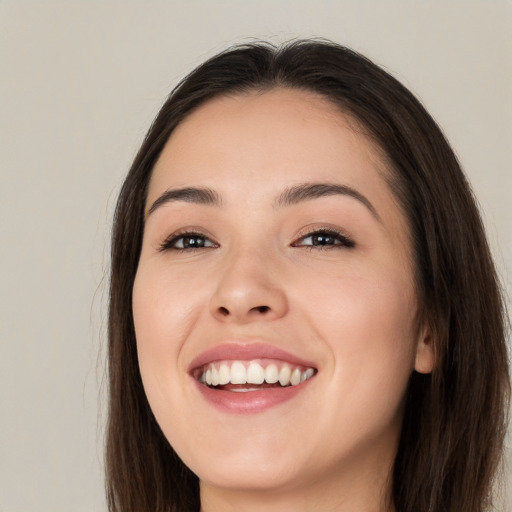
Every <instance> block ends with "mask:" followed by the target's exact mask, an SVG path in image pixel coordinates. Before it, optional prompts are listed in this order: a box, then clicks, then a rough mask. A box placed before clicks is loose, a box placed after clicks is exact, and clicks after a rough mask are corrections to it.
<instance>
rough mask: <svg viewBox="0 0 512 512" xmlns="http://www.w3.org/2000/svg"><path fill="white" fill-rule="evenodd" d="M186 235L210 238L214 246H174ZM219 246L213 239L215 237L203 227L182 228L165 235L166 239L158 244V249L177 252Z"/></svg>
mask: <svg viewBox="0 0 512 512" xmlns="http://www.w3.org/2000/svg"><path fill="white" fill-rule="evenodd" d="M186 237H197V238H204V239H205V240H208V241H209V242H211V243H212V246H206V247H189V248H178V247H173V245H174V244H175V243H176V242H177V241H178V240H179V239H180V238H186ZM215 247H219V244H218V243H217V242H215V241H214V240H213V237H212V236H210V235H209V234H207V233H205V232H204V231H203V230H202V229H199V228H194V227H190V228H182V229H178V230H177V231H174V232H173V233H171V234H170V235H169V236H167V237H165V238H164V240H163V241H162V242H161V243H159V245H158V251H159V252H165V251H167V250H174V251H176V252H179V251H194V250H199V249H211V248H215Z"/></svg>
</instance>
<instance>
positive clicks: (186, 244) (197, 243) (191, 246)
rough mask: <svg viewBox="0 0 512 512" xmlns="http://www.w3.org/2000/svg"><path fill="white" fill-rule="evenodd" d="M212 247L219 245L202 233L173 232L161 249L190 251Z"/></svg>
mask: <svg viewBox="0 0 512 512" xmlns="http://www.w3.org/2000/svg"><path fill="white" fill-rule="evenodd" d="M210 247H218V246H217V244H215V243H214V242H212V241H211V240H210V239H209V238H208V237H206V236H205V235H203V234H202V233H193V232H187V233H173V234H172V235H171V236H170V237H168V238H167V239H166V240H165V241H164V242H163V243H162V244H161V246H160V251H167V250H174V251H190V250H195V249H204V248H210Z"/></svg>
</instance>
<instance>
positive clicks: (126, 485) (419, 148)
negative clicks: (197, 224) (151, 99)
mask: <svg viewBox="0 0 512 512" xmlns="http://www.w3.org/2000/svg"><path fill="white" fill-rule="evenodd" d="M273 87H289V88H299V89H305V90H308V91H313V92H316V93H319V94H321V95H323V96H324V97H325V98H327V99H328V100H329V101H330V102H331V103H332V104H333V105H335V106H337V107H338V108H339V109H340V110H341V111H342V112H344V113H347V114H350V115H351V116H352V117H354V118H355V119H356V120H357V121H358V124H359V125H361V126H362V127H363V129H364V130H365V132H366V133H367V134H368V135H369V136H370V137H372V139H373V140H374V141H375V142H376V144H377V145H378V147H380V149H381V150H382V152H383V153H384V155H385V157H386V158H387V161H388V163H389V168H390V169H391V171H392V176H393V177H392V179H391V180H390V186H391V188H392V190H393V192H394V194H395V196H396V198H397V201H398V203H399V204H400V206H401V208H402V209H403V211H404V213H405V215H406V217H407V219H408V221H409V223H410V226H411V231H412V233H413V251H414V259H415V273H416V285H417V293H418V297H419V302H420V304H421V307H422V315H423V319H424V320H425V321H426V322H428V324H429V326H430V328H431V332H432V333H433V337H432V338H433V343H434V349H435V354H436V365H435V369H434V371H433V373H432V374H431V375H420V374H418V373H413V375H412V376H411V380H410V384H409V387H408V391H407V397H406V410H405V418H404V423H403V429H402V433H401V438H400V445H399V449H398V453H397V456H396V460H395V464H394V473H393V481H392V497H393V501H394V505H395V507H396V510H397V512H461V511H464V512H482V511H484V510H486V508H487V506H488V505H489V503H490V498H491V495H492V493H491V491H492V484H493V480H494V476H495V474H496V470H497V467H498V464H499V462H500V457H501V454H502V449H503V439H504V435H505V431H506V419H507V405H508V400H509V396H510V384H509V375H508V362H507V349H506V340H505V331H506V329H505V326H506V325H505V324H506V318H507V317H506V315H505V312H504V303H503V300H502V296H501V293H500V287H499V283H498V279H497V276H496V272H495V268H494V265H493V262H492V259H491V255H490V252H489V248H488V245H487V241H486V238H485V234H484V230H483V227H482V222H481V220H480V216H479V214H478V210H477V207H476V204H475V200H474V198H473V195H472V192H471V190H470V187H469V185H468V183H467V181H466V179H465V177H464V174H463V172H462V171H461V168H460V165H459V163H458V162H457V158H456V157H455V155H454V153H453V151H452V149H451V148H450V146H449V144H448V143H447V141H446V139H445V138H444V136H443V134H442V132H441V130H440V129H439V127H438V126H437V125H436V123H435V122H434V120H433V119H432V118H431V116H430V115H429V114H428V113H427V111H426V110H425V109H424V108H423V107H422V105H421V104H420V103H419V101H418V100H417V99H416V98H415V97H414V96H413V95H412V94H411V93H410V92H409V91H408V90H407V89H406V88H405V87H404V86H402V85H401V84H400V83H399V82H398V81H397V80H396V79H394V78H393V77H392V76H391V75H389V74H388V73H386V72H385V71H383V70H382V69H381V68H379V67H378V66H376V65H375V64H374V63H372V62H371V61H370V60H368V59H367V58H365V57H363V56H362V55H359V54H357V53H356V52H354V51H352V50H349V49H347V48H344V47H341V46H339V45H336V44H334V43H330V42H324V41H296V42H293V43H291V44H287V45H285V46H283V47H278V48H276V47H274V46H272V45H270V44H267V43H258V44H250V45H242V46H237V47H235V48H232V49H230V50H228V51H226V52H223V53H221V54H219V55H217V56H215V57H213V58H212V59H210V60H208V61H207V62H205V63H204V64H202V65H201V66H199V67H198V68H197V69H196V70H194V71H193V72H192V73H191V74H190V75H189V76H187V77H186V78H185V79H184V80H183V81H182V82H181V83H180V84H179V85H178V86H177V87H176V88H175V89H174V90H173V91H172V93H171V94H170V96H169V97H168V99H167V101H166V102H165V104H164V105H163V107H162V109H161V110H160V112H159V114H158V115H157V117H156V119H155V121H154V123H153V125H152V126H151V128H150V130H149V132H148V134H147V136H146V138H145V140H144V142H143V144H142V147H141V149H140V150H139V152H138V154H137V156H136V158H135V161H134V162H133V165H132V167H131V169H130V171H129V173H128V176H127V178H126V180H125V182H124V185H123V187H122V190H121V193H120V196H119V199H118V203H117V208H116V212H115V218H114V229H113V238H112V270H111V281H110V309H109V324H108V328H109V349H108V364H109V366H108V370H109V392H110V404H109V418H108V426H107V446H106V473H107V495H108V502H109V507H110V510H111V512H134V511H137V512H146V511H147V512H164V511H165V512H170V511H174V512H192V511H197V510H199V507H200V504H199V482H198V478H197V477H196V476H195V475H194V474H193V473H192V472H191V471H190V470H189V469H188V468H187V467H186V466H185V465H184V464H183V462H182V461H181V460H180V459H179V458H178V456H177V455H176V454H175V452H174V451H173V449H172V447H171V446H170V445H169V443H168V442H167V440H166V439H165V437H164V435H163V434H162V432H161V431H160V428H159V426H158V424H157V423H156V421H155V419H154V417H153V414H152V412H151V409H150V407H149V405H148V402H147V399H146V397H145V394H144V390H143V387H142V380H141V376H140V373H139V368H138V361H137V352H136V342H135V333H134V327H133V318H132V303H131V296H132V288H133V282H134V278H135V274H136V270H137V265H138V259H139V254H140V250H141V244H142V235H143V230H144V221H143V218H144V205H145V200H146V190H147V186H148V182H149V180H150V177H151V172H152V169H153V166H154V164H155V162H156V160H157V158H158V156H159V155H160V153H161V151H162V149H163V147H164V145H165V143H166V142H167V140H168V138H169V136H170V135H171V133H172V131H173V129H174V128H175V127H176V126H177V125H178V124H179V123H180V122H181V121H182V120H183V119H184V118H185V117H186V116H187V115H189V114H190V113H191V112H192V111H193V110H194V109H196V108H197V107H198V106H200V105H202V104H203V103H205V102H207V101H208V100H210V99H212V98H214V97H216V96H219V95H224V94H236V93H241V92H245V91H249V90H265V89H269V88H273Z"/></svg>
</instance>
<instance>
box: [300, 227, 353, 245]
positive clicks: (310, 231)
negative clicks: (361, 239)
mask: <svg viewBox="0 0 512 512" xmlns="http://www.w3.org/2000/svg"><path fill="white" fill-rule="evenodd" d="M321 234H325V235H331V236H334V237H336V238H338V239H339V240H340V241H341V243H339V244H334V245H325V246H321V245H318V246H314V245H302V244H299V242H301V241H303V240H304V239H306V238H308V237H311V236H314V235H321ZM291 245H292V247H307V248H311V247H317V248H320V249H322V248H323V249H326V248H342V247H343V248H352V247H355V245H356V244H355V242H354V240H353V239H352V238H351V237H350V236H348V235H347V234H346V233H345V232H343V231H342V230H341V229H339V228H334V227H332V226H315V227H311V226H310V227H307V228H305V229H303V230H302V232H300V233H299V234H298V235H297V237H296V238H295V241H294V242H293V243H292V244H291Z"/></svg>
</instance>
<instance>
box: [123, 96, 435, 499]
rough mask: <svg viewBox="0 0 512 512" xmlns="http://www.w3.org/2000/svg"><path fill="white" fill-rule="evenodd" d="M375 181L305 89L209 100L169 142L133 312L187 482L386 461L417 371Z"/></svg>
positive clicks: (403, 231)
mask: <svg viewBox="0 0 512 512" xmlns="http://www.w3.org/2000/svg"><path fill="white" fill-rule="evenodd" d="M389 172H390V171H389V169H388V168H387V167H386V163H385V161H384V159H383V158H381V156H380V155H379V152H378V151H377V150H376V148H375V147H374V145H373V144H372V143H371V142H370V141H369V139H368V138H367V137H366V136H364V135H363V134H362V133H360V132H358V131H357V127H356V123H354V122H353V121H351V120H350V119H349V118H348V117H347V116H345V115H343V114H341V113H340V112H339V111H338V110H336V109H335V107H333V106H332V105H331V104H330V103H329V102H327V101H326V100H324V99H322V98H320V97H318V96H316V95H314V94H313V93H308V92H304V91H297V90H287V89H274V90H271V91H267V92H264V93H250V94H244V95H236V96H231V97H222V98H218V99H214V100H212V101H210V102H209V103H207V104H205V105H204V106H202V107H200V108H199V109H198V110H196V111H195V112H194V113H192V114H191V115H190V116H189V117H188V118H186V119H185V121H184V122H182V123H181V124H180V125H179V126H178V127H177V129H176V130H175V131H174V132H173V134H172V136H171V137H170V139H169V141H168V143H167V145H166V146H165V148H164V150H163V153H162V155H161V157H160V158H159V160H158V162H157V164H156V166H155V169H154V172H153V175H152V178H151V181H150V184H149V191H148V200H147V206H146V215H147V217H146V224H145V231H144V241H143V246H142V253H141V257H140V262H139V267H138V270H137V276H136V279H135V285H134V289H133V313H134V320H135V331H136V336H137V349H138V355H139V363H140V370H141V374H142V379H143V383H144V388H145V391H146V394H147V397H148V400H149V403H150V405H151V408H152V410H153V412H154V414H155V417H156V419H157V421H158V423H159V425H160V426H161V428H162V430H163V432H164V434H165V436H166V437H167V439H168V440H169V442H170V443H171V445H172V446H173V448H174V449H175V450H176V452H177V453H178V454H179V456H180V457H181V458H182V459H183V461H184V462H185V464H187V466H189V467H190V468H191V469H192V471H194V472H195V473H196V474H197V475H198V476H199V477H200V479H201V482H202V485H204V486H210V487H217V488H231V489H264V488H266V489H289V490H292V489H295V488H299V487H300V488H304V487H305V486H308V485H310V484H312V483H313V482H314V483H315V485H317V484H319V483H320V484H321V483H322V482H327V481H328V480H333V479H334V480H335V479H339V478H341V477H342V476H343V475H345V476H347V475H353V477H354V479H356V478H375V474H382V473H383V472H385V471H387V470H388V469H389V467H390V465H391V463H392V460H393V457H394V454H395V451H396V444H397V439H398V436H399V431H400V426H401V416H402V408H403V398H404V393H405V390H406V386H407V383H408V379H409V377H410V375H411V372H412V371H413V369H414V367H415V366H416V368H417V369H418V370H419V371H429V370H430V368H431V364H432V355H431V350H430V345H429V342H428V333H426V332H425V330H424V329H422V328H421V326H420V327H418V325H417V321H416V320H417V318H416V317H417V309H418V304H417V301H416V297H415V291H414V283H413V261H412V258H411V244H410V234H409V228H408V224H407V222H406V220H405V218H404V216H403V214H402V213H401V211H400V209H399V207H398V206H397V202H396V201H395V198H394V196H393V194H392V193H391V191H390V189H389V187H388V185H387V183H386V180H385V177H386V175H388V174H389ZM247 380H248V381H249V382H248V383H247V382H246V383H245V384H244V383H243V382H244V381H247ZM276 381H277V382H276ZM301 381H302V382H301ZM361 475H365V476H361Z"/></svg>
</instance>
